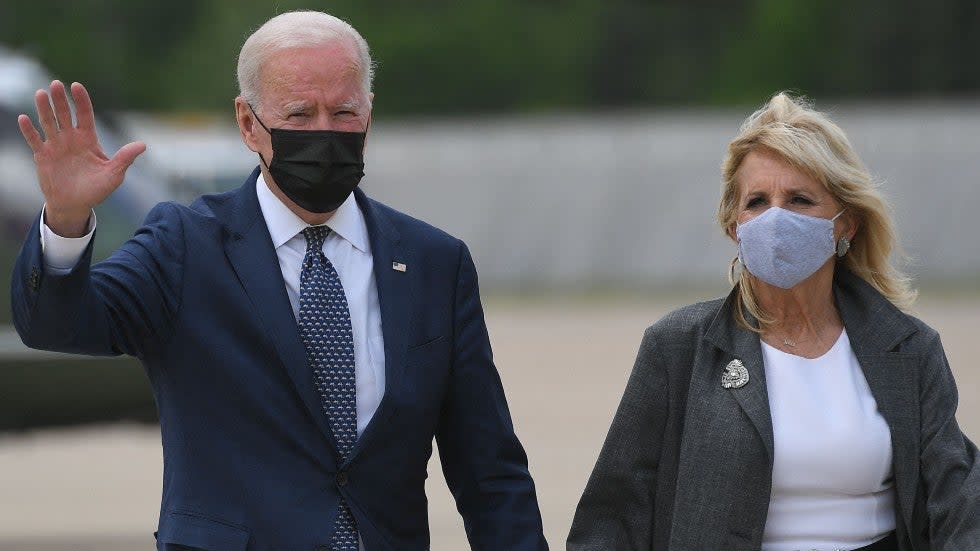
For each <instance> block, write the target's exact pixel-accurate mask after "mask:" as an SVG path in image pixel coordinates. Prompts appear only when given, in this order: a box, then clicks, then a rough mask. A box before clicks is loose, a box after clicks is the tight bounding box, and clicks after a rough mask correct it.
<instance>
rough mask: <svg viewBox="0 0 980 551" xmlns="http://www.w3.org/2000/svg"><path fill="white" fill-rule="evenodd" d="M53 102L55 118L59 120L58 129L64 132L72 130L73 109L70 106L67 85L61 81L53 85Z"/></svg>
mask: <svg viewBox="0 0 980 551" xmlns="http://www.w3.org/2000/svg"><path fill="white" fill-rule="evenodd" d="M51 100H52V103H54V116H55V117H56V118H57V122H58V127H59V128H61V129H62V130H66V129H70V128H72V123H71V107H70V106H69V105H68V95H67V93H66V91H65V85H64V84H63V83H62V82H61V81H60V80H56V81H54V82H52V83H51Z"/></svg>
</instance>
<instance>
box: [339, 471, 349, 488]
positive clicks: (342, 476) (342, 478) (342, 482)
mask: <svg viewBox="0 0 980 551" xmlns="http://www.w3.org/2000/svg"><path fill="white" fill-rule="evenodd" d="M349 480H350V477H349V476H348V475H347V471H340V472H339V473H337V486H346V485H347V482H348V481H349Z"/></svg>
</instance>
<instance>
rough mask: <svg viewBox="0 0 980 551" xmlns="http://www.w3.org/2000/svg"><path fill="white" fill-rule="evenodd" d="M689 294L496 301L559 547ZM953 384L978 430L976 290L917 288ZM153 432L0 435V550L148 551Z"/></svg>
mask: <svg viewBox="0 0 980 551" xmlns="http://www.w3.org/2000/svg"><path fill="white" fill-rule="evenodd" d="M684 302H687V301H686V300H676V299H657V300H651V299H648V298H646V299H638V300H630V299H627V298H618V299H614V300H573V301H560V300H538V301H531V302H521V301H517V300H493V301H490V302H489V303H488V304H487V316H488V324H489V327H490V332H491V337H492V339H493V345H494V351H495V357H496V361H497V365H498V368H499V370H500V373H501V377H502V379H503V381H504V385H505V387H506V391H507V396H508V400H509V403H510V407H511V412H512V414H513V417H514V419H515V425H516V428H517V432H518V435H519V436H520V437H521V439H522V441H523V443H524V445H525V448H526V449H527V452H528V456H529V458H530V467H531V473H532V475H533V476H534V479H535V482H536V484H537V489H538V497H539V502H540V505H541V510H542V514H543V517H544V524H545V530H546V534H547V537H548V540H549V542H550V543H551V546H552V548H553V549H562V548H564V538H565V535H566V533H567V531H568V527H569V525H570V523H571V518H572V514H573V511H574V508H575V504H576V503H577V500H578V498H579V495H580V493H581V490H582V488H583V486H584V484H585V481H586V479H587V477H588V474H589V472H590V471H591V469H592V465H593V463H594V461H595V457H596V454H597V452H598V450H599V446H600V445H601V443H602V440H603V438H604V437H605V433H606V430H607V429H608V426H609V422H610V420H611V418H612V414H613V411H614V410H615V407H616V405H617V403H618V401H619V398H620V395H621V393H622V390H623V387H624V385H625V382H626V378H627V376H628V374H629V370H630V368H631V367H632V363H633V358H634V356H635V353H636V349H637V346H638V345H639V342H640V338H641V336H642V333H643V330H644V328H646V327H647V326H648V325H650V324H651V323H652V322H654V321H655V320H656V319H658V318H659V317H660V316H662V315H663V314H664V313H666V312H667V311H668V310H670V309H672V308H673V307H676V306H679V305H681V304H682V303H684ZM917 314H918V315H919V317H921V318H922V319H924V320H925V321H926V322H927V323H929V324H930V325H932V326H933V327H935V328H936V329H937V330H939V331H940V333H941V335H942V336H943V342H944V344H945V347H946V352H947V355H948V357H949V361H950V364H951V365H952V367H953V371H954V374H955V375H956V378H957V381H958V385H959V389H960V409H959V415H958V417H959V420H960V423H961V425H962V426H963V428H964V430H965V431H966V432H967V434H968V435H971V437H972V438H973V439H974V440H976V439H977V438H978V437H980V368H978V365H977V358H978V357H980V340H978V339H977V338H976V329H977V328H978V327H980V296H977V295H976V294H972V295H969V296H955V295H948V296H947V295H945V294H941V293H940V294H937V295H931V294H930V293H924V294H923V296H922V298H921V299H920V303H919V307H918V308H917ZM160 478H161V458H160V441H159V433H158V431H157V428H156V427H154V426H140V425H111V426H106V425H101V426H93V427H84V428H75V429H64V430H44V431H39V432H34V433H29V434H21V435H7V436H3V437H0V550H4V551H7V550H11V551H12V550H17V551H65V550H69V549H71V550H96V549H98V550H100V551H124V550H125V551H129V550H134V549H152V548H153V538H152V535H151V534H152V532H153V530H154V527H155V525H156V519H157V511H158V508H159V499H160V487H161V481H160ZM427 492H428V496H429V513H430V525H431V530H432V549H434V550H458V549H468V546H467V544H466V539H465V535H464V532H463V528H462V522H461V520H460V518H459V515H458V514H457V512H456V510H455V505H454V504H453V502H452V498H451V496H450V495H449V493H448V491H447V489H446V486H445V482H444V480H443V478H442V473H441V471H440V469H439V463H438V458H437V457H433V459H432V462H431V463H430V468H429V480H428V483H427Z"/></svg>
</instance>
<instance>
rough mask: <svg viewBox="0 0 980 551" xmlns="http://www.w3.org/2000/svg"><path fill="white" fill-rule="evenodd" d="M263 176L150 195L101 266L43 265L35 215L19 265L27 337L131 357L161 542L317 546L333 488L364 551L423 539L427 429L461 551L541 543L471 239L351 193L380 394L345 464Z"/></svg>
mask: <svg viewBox="0 0 980 551" xmlns="http://www.w3.org/2000/svg"><path fill="white" fill-rule="evenodd" d="M257 174H258V170H256V171H255V172H254V173H253V174H252V176H251V177H250V178H249V179H248V181H247V182H246V183H245V185H243V186H242V187H241V188H240V189H238V190H235V191H232V192H229V193H225V194H220V195H213V196H205V197H202V198H201V199H199V200H197V201H196V202H195V203H194V204H192V205H191V206H190V207H185V206H181V205H177V204H173V203H162V204H160V205H158V206H156V207H155V208H154V209H153V210H152V211H151V212H150V214H149V215H148V217H147V219H146V222H145V224H144V226H143V227H142V228H141V229H139V230H138V231H137V232H136V234H135V235H134V236H133V237H132V238H131V239H130V240H129V241H127V242H126V243H125V244H124V245H123V246H122V247H120V248H119V249H118V250H117V251H116V252H115V253H113V254H112V255H111V256H110V257H109V258H108V259H106V260H105V261H103V262H99V263H96V264H94V265H91V266H90V263H91V245H90V246H89V249H88V251H87V252H86V254H85V256H84V257H83V258H82V259H81V260H80V261H79V263H78V265H77V266H75V268H74V269H73V271H72V272H71V273H69V274H67V275H54V274H46V273H45V272H44V264H43V260H42V258H41V245H40V239H39V227H38V224H39V223H40V221H38V222H36V223H35V225H34V227H33V228H31V230H30V233H29V234H28V238H27V241H26V243H25V244H24V247H23V249H22V251H21V253H20V256H19V258H18V260H17V264H16V267H15V269H14V274H13V281H12V295H13V296H12V298H13V310H14V320H15V324H16V326H17V331H18V332H19V333H20V336H21V338H22V339H23V341H24V343H25V344H27V345H28V346H31V347H34V348H41V349H45V350H58V351H63V352H74V353H80V354H92V355H112V354H130V355H133V356H135V357H137V358H139V359H140V360H141V361H142V364H143V366H144V367H145V369H146V373H147V375H148V376H149V378H150V382H151V386H152V389H153V394H154V397H155V399H156V402H157V408H158V410H159V414H160V429H161V433H162V438H163V459H164V473H163V498H162V504H161V510H160V524H159V528H158V534H157V548H158V549H161V550H165V549H176V548H180V546H189V547H192V548H200V549H214V550H222V551H227V550H244V549H248V550H254V551H258V550H283V549H290V550H294V549H303V550H311V551H312V550H314V549H320V548H321V547H320V546H322V545H324V544H326V543H327V542H328V541H329V540H330V535H331V531H332V528H333V525H334V517H335V516H336V514H337V503H338V499H339V497H340V496H343V497H344V499H346V501H347V503H348V504H349V505H350V508H351V510H352V511H353V513H354V516H355V517H356V519H357V524H358V527H359V529H360V534H361V538H362V540H363V542H364V545H365V547H366V548H367V549H368V550H369V551H375V550H398V551H402V550H409V549H427V548H428V546H429V529H428V516H427V506H426V505H427V502H426V497H425V492H424V483H425V479H426V465H427V462H428V460H429V457H430V455H431V452H432V440H433V436H434V437H435V439H436V441H437V442H438V444H439V451H440V457H441V459H442V467H443V471H444V473H445V475H446V480H447V482H448V484H449V487H450V490H451V492H452V494H453V496H454V497H455V499H456V503H457V507H458V509H459V511H460V513H461V514H462V517H463V520H464V523H465V527H466V533H467V535H468V537H469V541H470V544H471V546H472V547H473V548H474V549H499V550H508V551H511V550H524V549H526V550H540V549H547V544H546V543H545V540H544V537H543V535H542V527H541V517H540V513H539V511H538V505H537V500H536V497H535V491H534V484H533V482H532V480H531V477H530V474H529V473H528V469H527V458H526V456H525V453H524V450H523V449H522V447H521V445H520V442H519V441H518V439H517V437H516V436H515V434H514V430H513V426H512V424H511V419H510V413H509V411H508V409H507V404H506V401H505V398H504V392H503V389H502V387H501V384H500V379H499V377H498V374H497V371H496V368H495V367H494V364H493V360H492V357H491V352H490V342H489V338H488V336H487V330H486V325H485V322H484V318H483V310H482V306H481V303H480V297H479V291H478V289H477V279H476V270H475V268H474V266H473V261H472V259H471V257H470V253H469V251H468V250H467V248H466V246H465V245H464V244H463V243H462V242H461V241H459V240H458V239H455V238H453V237H451V236H449V235H447V234H446V233H444V232H442V231H440V230H438V229H436V228H433V227H432V226H429V225H427V224H425V223H423V222H420V221H418V220H415V219H413V218H410V217H408V216H406V215H404V214H401V213H399V212H397V211H395V210H392V209H391V208H389V207H386V206H384V205H382V204H380V203H378V202H376V201H373V200H371V199H369V198H367V197H366V196H365V195H364V194H363V193H362V192H361V191H360V190H358V191H356V192H355V193H356V198H357V202H358V205H360V208H361V210H362V211H363V213H364V216H365V219H366V222H367V227H368V233H369V235H370V240H371V249H372V254H373V256H374V265H375V277H376V283H377V288H378V297H379V299H380V304H381V318H382V331H383V334H384V349H385V384H386V386H385V393H384V398H383V400H382V402H381V405H380V406H379V408H378V411H377V413H376V414H375V416H374V418H373V419H372V420H371V423H370V424H369V425H368V427H367V428H366V430H365V431H364V434H363V436H362V437H361V438H360V439H359V440H358V442H357V445H356V447H355V449H354V450H353V452H352V453H351V454H350V457H349V458H348V460H347V461H344V462H341V461H340V460H339V458H338V455H337V452H336V448H335V446H334V442H333V437H332V435H331V431H330V428H329V427H328V424H327V419H326V417H325V415H324V414H323V412H322V408H321V406H320V402H319V397H318V396H317V395H316V393H315V391H314V386H313V382H312V375H311V371H310V368H309V367H308V365H307V361H306V354H305V350H304V348H303V344H302V342H301V341H300V336H299V331H298V328H297V325H296V320H295V318H294V316H293V313H292V310H291V308H290V304H289V300H288V298H287V296H286V291H285V284H284V283H283V279H282V273H281V271H280V269H279V263H278V260H277V257H276V253H275V250H274V249H273V245H272V241H271V238H270V237H269V231H268V229H267V227H266V225H265V221H264V219H263V217H262V213H261V211H260V209H259V204H258V200H257V198H256V193H255V180H256V176H257ZM393 262H400V263H403V264H405V265H406V266H407V270H406V271H405V272H401V271H396V270H393V269H392V268H391V265H392V263H393ZM323 549H326V547H323Z"/></svg>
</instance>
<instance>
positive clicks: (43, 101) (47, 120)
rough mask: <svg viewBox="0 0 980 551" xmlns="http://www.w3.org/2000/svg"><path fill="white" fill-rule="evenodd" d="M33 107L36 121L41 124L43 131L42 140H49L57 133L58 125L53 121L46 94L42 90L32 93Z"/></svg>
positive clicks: (52, 112) (52, 111) (52, 113)
mask: <svg viewBox="0 0 980 551" xmlns="http://www.w3.org/2000/svg"><path fill="white" fill-rule="evenodd" d="M34 106H35V107H36V108H37V120H38V122H40V123H41V130H44V139H46V140H50V139H51V138H53V137H54V136H55V134H57V133H58V123H57V121H55V118H54V110H52V109H51V101H50V100H49V99H48V93H47V92H45V91H44V90H38V91H37V92H34Z"/></svg>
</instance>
